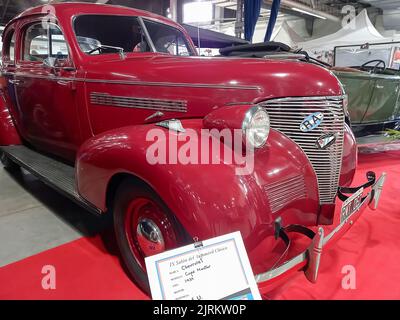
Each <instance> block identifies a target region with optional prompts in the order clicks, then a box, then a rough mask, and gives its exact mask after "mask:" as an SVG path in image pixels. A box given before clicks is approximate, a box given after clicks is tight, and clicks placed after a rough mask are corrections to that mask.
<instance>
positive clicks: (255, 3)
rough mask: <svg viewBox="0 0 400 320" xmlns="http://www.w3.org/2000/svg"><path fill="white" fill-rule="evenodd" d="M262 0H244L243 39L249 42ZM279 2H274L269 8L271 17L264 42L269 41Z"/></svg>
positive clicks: (276, 0)
mask: <svg viewBox="0 0 400 320" xmlns="http://www.w3.org/2000/svg"><path fill="white" fill-rule="evenodd" d="M261 2H262V0H244V36H245V39H246V40H248V41H251V40H252V38H253V35H254V30H255V27H256V24H257V20H258V17H259V16H260V11H261ZM280 5H281V0H274V1H273V2H272V7H271V15H270V18H269V21H268V28H267V32H266V34H265V38H264V41H270V40H271V36H272V32H273V31H274V27H275V23H276V19H277V17H278V13H279V8H280Z"/></svg>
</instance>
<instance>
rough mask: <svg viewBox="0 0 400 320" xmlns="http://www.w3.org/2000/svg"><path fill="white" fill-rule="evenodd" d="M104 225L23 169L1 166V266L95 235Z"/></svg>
mask: <svg viewBox="0 0 400 320" xmlns="http://www.w3.org/2000/svg"><path fill="white" fill-rule="evenodd" d="M103 225H104V223H103V222H102V221H101V220H100V219H99V218H97V217H95V216H93V215H92V214H91V213H89V212H87V211H85V210H84V209H82V208H80V207H79V206H77V205H75V204H74V203H73V202H71V201H70V200H68V199H67V198H65V197H63V196H62V195H60V194H58V193H57V192H56V191H54V190H52V189H51V188H49V187H47V186H46V185H44V184H43V183H42V182H40V181H39V180H37V179H36V178H35V177H34V176H32V175H31V174H29V173H27V172H26V171H24V170H21V171H17V172H9V171H7V170H5V169H4V168H3V167H2V166H1V165H0V267H2V266H4V265H7V264H9V263H12V262H16V261H19V260H21V259H24V258H26V257H29V256H31V255H34V254H36V253H39V252H42V251H44V250H47V249H51V248H54V247H56V246H59V245H61V244H64V243H67V242H70V241H73V240H75V239H78V238H80V237H82V236H90V235H94V234H96V233H97V232H99V231H100V230H101V229H102V227H103Z"/></svg>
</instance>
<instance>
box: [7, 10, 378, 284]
mask: <svg viewBox="0 0 400 320" xmlns="http://www.w3.org/2000/svg"><path fill="white" fill-rule="evenodd" d="M3 43H4V44H3V51H2V53H3V66H2V69H1V78H0V95H1V97H0V146H1V147H0V148H1V160H2V163H3V164H4V166H5V167H8V168H9V169H17V168H18V167H23V168H25V169H26V170H28V171H30V172H31V173H32V174H34V175H35V176H37V177H38V178H39V179H41V180H42V181H43V182H44V183H46V184H48V185H50V186H51V187H54V188H55V189H57V190H59V191H60V192H62V193H63V194H65V196H67V197H69V198H71V200H73V201H76V202H77V203H79V204H80V205H82V206H84V207H85V208H87V209H88V211H91V212H93V213H95V214H98V215H112V216H113V219H114V226H115V233H116V236H117V240H118V245H119V247H120V251H121V256H122V258H123V260H124V262H125V264H126V266H127V269H128V270H129V272H130V274H131V275H132V277H133V279H134V280H135V282H136V283H137V284H138V285H139V286H140V287H141V288H142V289H143V290H145V291H148V290H149V285H148V280H147V276H146V268H145V263H144V258H145V257H146V256H150V255H154V254H157V253H160V252H163V251H165V250H169V249H172V248H176V247H179V246H181V245H184V244H188V243H191V242H193V241H194V240H193V239H199V240H204V239H208V238H211V237H215V236H218V235H223V234H226V233H230V232H234V231H240V232H241V235H242V237H243V239H244V243H245V246H246V249H247V253H248V255H249V258H250V262H251V264H252V268H253V272H254V274H255V277H256V280H257V282H258V283H259V286H260V288H261V289H263V290H264V291H267V290H268V289H270V288H272V287H273V284H275V283H276V282H277V280H279V279H282V278H283V276H284V275H288V274H291V273H293V272H294V271H297V270H304V271H305V273H306V276H307V277H308V279H310V280H311V281H316V279H317V275H318V266H319V261H320V257H321V252H322V248H323V247H325V246H326V245H327V244H328V243H332V242H333V240H334V238H338V237H340V236H341V235H342V234H343V233H345V232H346V231H347V230H348V229H349V227H350V226H351V225H352V224H353V223H354V222H355V221H356V220H357V218H358V216H359V215H360V214H361V212H362V211H363V209H364V207H366V206H368V205H370V206H371V207H373V208H375V209H376V206H377V203H378V200H379V195H380V191H381V188H382V185H383V183H384V179H385V175H384V174H383V175H382V176H381V177H380V178H377V177H376V176H375V174H374V173H373V172H368V173H367V179H366V182H365V184H364V185H363V186H358V187H350V185H351V183H352V180H353V176H354V174H355V169H356V163H357V147H356V144H355V139H354V136H353V134H352V132H351V130H350V128H349V126H348V118H347V110H346V106H347V99H346V95H345V92H344V91H343V88H342V86H341V84H340V83H339V81H338V79H337V78H336V77H335V76H334V75H333V74H332V73H331V72H329V71H327V70H326V69H324V68H322V67H319V66H316V65H313V64H309V63H305V62H298V61H286V60H280V61H279V60H265V59H246V58H206V57H199V56H198V55H197V52H196V49H195V47H194V45H193V43H192V41H191V40H190V38H189V37H188V35H187V34H186V32H185V30H184V29H183V28H182V27H181V26H180V25H178V24H176V23H174V22H173V21H171V20H169V19H166V18H164V17H161V16H158V15H154V14H151V13H148V12H144V11H139V10H134V9H129V8H124V7H117V6H108V5H100V4H83V3H60V4H54V5H51V6H49V5H47V6H42V7H36V8H33V9H30V10H28V11H26V12H24V13H22V14H21V15H19V16H18V17H16V18H15V19H13V20H12V21H10V23H9V24H8V25H7V26H6V28H5V30H4V33H3ZM204 130H208V131H209V132H210V134H209V136H207V137H208V139H209V140H211V141H214V142H220V143H221V146H220V149H221V150H222V149H223V151H224V152H225V153H229V151H230V150H231V151H232V153H234V154H235V155H240V156H246V157H249V158H252V159H253V160H254V163H253V164H252V168H251V170H249V171H248V172H247V173H246V174H243V173H238V170H237V169H238V167H240V166H241V164H239V163H236V162H234V161H230V162H229V161H226V159H222V154H223V153H224V152H221V153H219V152H217V153H213V151H215V150H214V149H212V147H208V146H206V147H204V145H202V146H201V147H199V149H201V150H200V151H201V152H202V153H204V152H206V151H207V153H208V154H210V158H211V159H212V161H209V162H207V161H203V162H200V161H192V162H182V161H179V157H178V159H174V158H176V157H173V154H172V153H174V148H171V145H173V143H172V140H174V141H175V142H174V143H175V147H177V148H179V147H182V146H184V144H185V143H188V140H187V139H186V138H187V137H189V138H190V137H191V136H194V135H196V134H197V135H198V137H200V136H203V135H204V134H205V133H203V132H204ZM224 130H228V132H239V133H240V134H241V135H242V137H241V143H242V144H243V148H242V149H241V150H239V151H238V150H237V149H235V150H233V145H230V144H229V143H228V140H229V139H226V138H225V136H223V135H222V134H221V135H219V134H218V132H222V131H224ZM188 133H190V134H188ZM154 136H157V139H158V140H157V139H155V138H154ZM152 137H153V138H152ZM156 140H157V141H156ZM156 142H157V143H159V145H160V146H162V145H165V146H168V147H167V148H165V149H164V156H165V159H166V161H164V162H163V161H154V160H155V158H157V157H159V156H160V153H161V149H162V147H160V148H161V149H160V148H159V150H158V152H154V153H153V156H151V155H152V154H151V153H149V150H151V149H154V143H156ZM244 146H246V147H244ZM247 146H250V147H249V148H248V147H247ZM209 148H210V149H209ZM218 150H219V149H218ZM221 150H219V151H221ZM149 155H150V156H149ZM246 157H245V158H246ZM171 158H173V159H171ZM194 158H195V160H196V155H195V156H194ZM205 158H207V157H205ZM202 159H203V158H202ZM197 160H198V159H197ZM328 225H330V227H325V226H328ZM328 228H329V229H330V231H329V233H328V232H327V230H328ZM293 233H300V234H301V235H303V236H304V237H303V236H302V239H303V240H304V239H308V238H309V240H308V245H307V249H302V250H300V252H296V250H294V248H293V247H292V246H291V245H292V244H293V242H294V241H293V238H299V237H293ZM292 249H293V250H292Z"/></svg>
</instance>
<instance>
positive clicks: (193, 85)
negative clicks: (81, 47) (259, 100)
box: [3, 72, 260, 91]
mask: <svg viewBox="0 0 400 320" xmlns="http://www.w3.org/2000/svg"><path fill="white" fill-rule="evenodd" d="M3 74H4V75H7V76H17V77H21V78H22V77H23V78H33V79H46V80H50V81H59V80H64V81H77V82H86V83H105V84H125V85H132V86H157V87H163V86H164V87H183V88H208V89H222V90H232V89H236V90H257V91H259V90H260V87H258V86H241V85H219V84H207V83H179V82H152V81H126V80H102V79H85V78H75V77H71V78H67V77H56V76H54V77H53V76H50V77H47V76H37V75H31V74H23V75H22V74H17V73H15V72H4V73H3Z"/></svg>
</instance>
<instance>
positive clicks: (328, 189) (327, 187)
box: [259, 97, 344, 204]
mask: <svg viewBox="0 0 400 320" xmlns="http://www.w3.org/2000/svg"><path fill="white" fill-rule="evenodd" d="M259 105H260V106H262V107H265V108H266V110H267V111H268V113H269V116H270V118H271V127H272V128H274V129H276V130H279V131H280V132H282V133H283V134H285V135H286V136H288V137H289V138H291V139H292V140H294V141H295V142H296V143H297V144H298V145H299V146H300V147H301V149H303V151H304V153H305V154H306V155H307V157H308V159H309V160H310V162H311V164H312V166H313V168H314V171H315V173H316V175H317V179H318V190H319V199H320V204H329V203H333V202H334V200H335V197H336V193H337V188H338V184H339V177H340V170H341V166H342V155H343V136H344V112H343V97H304V98H303V97H301V98H299V97H297V98H284V99H275V100H269V101H265V102H263V103H260V104H259ZM315 112H322V113H323V115H324V119H323V121H322V123H321V124H320V125H319V126H318V127H317V128H316V129H314V130H312V131H309V132H302V131H301V130H300V124H301V123H302V121H303V120H304V119H305V118H306V117H308V116H309V115H311V114H313V113H315ZM328 133H335V134H336V141H335V143H334V144H332V145H331V146H329V147H328V148H327V149H325V150H322V149H320V148H318V147H317V145H316V142H317V139H318V138H320V137H321V136H323V135H325V134H328Z"/></svg>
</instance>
